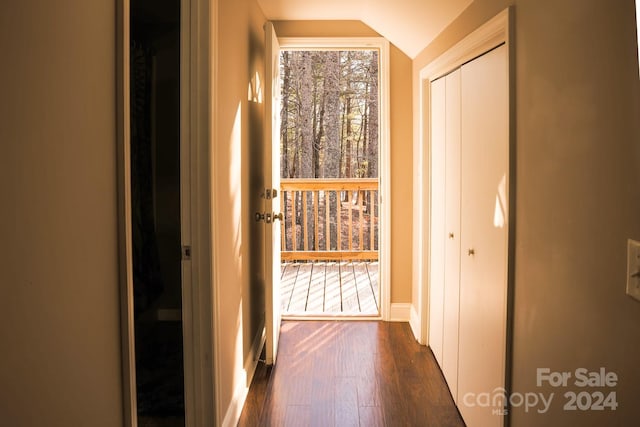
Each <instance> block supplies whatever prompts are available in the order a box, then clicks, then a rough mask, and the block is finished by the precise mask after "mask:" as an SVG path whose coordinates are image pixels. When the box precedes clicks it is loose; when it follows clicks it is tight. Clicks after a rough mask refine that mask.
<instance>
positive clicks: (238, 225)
mask: <svg viewBox="0 0 640 427" xmlns="http://www.w3.org/2000/svg"><path fill="white" fill-rule="evenodd" d="M229 147H230V150H229V196H230V197H229V199H230V202H231V204H230V206H229V208H230V212H231V218H232V221H233V229H234V230H235V233H234V234H235V235H234V236H233V237H234V245H233V253H234V254H237V255H238V256H239V257H240V256H241V255H242V253H241V246H242V232H241V230H242V103H238V108H237V110H236V117H235V120H234V122H233V128H232V130H231V136H230V140H229Z"/></svg>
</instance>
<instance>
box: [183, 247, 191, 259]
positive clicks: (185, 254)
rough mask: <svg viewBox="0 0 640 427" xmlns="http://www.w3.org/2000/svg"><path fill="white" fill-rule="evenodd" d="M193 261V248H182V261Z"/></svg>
mask: <svg viewBox="0 0 640 427" xmlns="http://www.w3.org/2000/svg"><path fill="white" fill-rule="evenodd" d="M190 259H191V246H188V245H184V246H183V247H182V260H183V261H189V260H190Z"/></svg>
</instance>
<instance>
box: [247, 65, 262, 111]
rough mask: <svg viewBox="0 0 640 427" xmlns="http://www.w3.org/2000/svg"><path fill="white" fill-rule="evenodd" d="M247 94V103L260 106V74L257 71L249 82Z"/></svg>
mask: <svg viewBox="0 0 640 427" xmlns="http://www.w3.org/2000/svg"><path fill="white" fill-rule="evenodd" d="M248 92H249V93H248V96H249V102H255V103H257V104H262V92H263V91H262V81H261V80H260V74H259V73H258V72H257V71H256V74H255V75H254V76H253V77H252V78H251V81H250V82H249V90H248Z"/></svg>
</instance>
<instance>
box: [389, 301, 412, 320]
mask: <svg viewBox="0 0 640 427" xmlns="http://www.w3.org/2000/svg"><path fill="white" fill-rule="evenodd" d="M410 313H411V303H408V302H401V303H391V310H390V312H389V321H390V322H408V321H409V319H410Z"/></svg>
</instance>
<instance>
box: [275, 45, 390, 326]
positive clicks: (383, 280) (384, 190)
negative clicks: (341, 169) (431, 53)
mask: <svg viewBox="0 0 640 427" xmlns="http://www.w3.org/2000/svg"><path fill="white" fill-rule="evenodd" d="M278 41H279V42H280V49H281V50H336V49H352V50H358V49H378V51H379V52H380V68H379V73H380V87H379V89H380V99H379V101H380V104H379V108H378V113H379V115H380V116H379V119H378V123H379V128H378V131H379V132H380V141H379V145H378V159H379V160H378V165H379V166H380V167H379V169H378V171H379V178H378V179H379V181H378V182H379V195H380V196H379V203H380V208H381V209H380V232H379V239H380V240H379V242H378V248H379V249H378V258H379V261H378V262H379V266H380V267H379V268H380V270H379V276H378V277H379V279H380V317H379V318H381V319H382V320H386V321H389V320H391V317H392V313H391V273H390V267H391V196H390V194H391V157H390V145H391V144H390V141H391V133H390V120H391V116H390V102H391V99H390V92H389V86H390V80H389V73H390V72H389V68H390V63H389V41H388V40H386V39H385V38H383V37H280V38H278Z"/></svg>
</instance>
